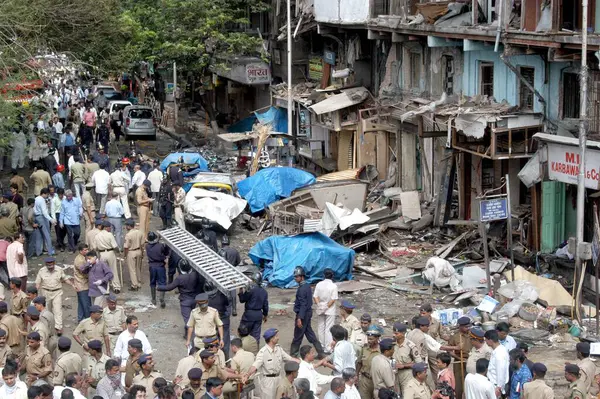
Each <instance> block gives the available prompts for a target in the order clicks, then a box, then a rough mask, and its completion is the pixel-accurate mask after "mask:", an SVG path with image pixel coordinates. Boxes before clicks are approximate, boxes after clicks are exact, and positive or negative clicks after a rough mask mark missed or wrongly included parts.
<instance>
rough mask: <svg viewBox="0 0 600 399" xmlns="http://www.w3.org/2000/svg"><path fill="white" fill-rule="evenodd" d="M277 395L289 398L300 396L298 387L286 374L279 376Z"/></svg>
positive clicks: (294, 398)
mask: <svg viewBox="0 0 600 399" xmlns="http://www.w3.org/2000/svg"><path fill="white" fill-rule="evenodd" d="M275 397H276V398H289V399H296V398H297V397H298V395H297V394H296V389H295V388H294V386H293V385H292V383H291V382H290V380H288V378H287V377H286V376H282V377H279V385H278V386H277V391H275Z"/></svg>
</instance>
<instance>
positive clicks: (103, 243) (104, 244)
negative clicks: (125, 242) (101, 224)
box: [93, 230, 121, 291]
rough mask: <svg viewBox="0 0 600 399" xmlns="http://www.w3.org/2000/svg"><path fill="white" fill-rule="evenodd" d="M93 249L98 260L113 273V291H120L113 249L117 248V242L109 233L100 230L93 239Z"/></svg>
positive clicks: (119, 280) (119, 279)
mask: <svg viewBox="0 0 600 399" xmlns="http://www.w3.org/2000/svg"><path fill="white" fill-rule="evenodd" d="M93 247H94V249H95V250H96V251H97V252H98V255H99V256H100V259H102V260H103V261H104V262H106V263H107V264H108V266H109V267H110V270H111V271H112V272H113V279H112V282H111V284H112V287H113V290H119V291H120V290H121V278H120V275H119V270H118V269H117V256H116V255H115V251H114V250H115V248H118V245H117V240H115V236H113V235H112V233H111V232H109V231H106V230H100V231H99V232H98V233H97V234H96V237H95V238H94V244H93Z"/></svg>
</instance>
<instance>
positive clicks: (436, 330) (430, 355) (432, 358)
mask: <svg viewBox="0 0 600 399" xmlns="http://www.w3.org/2000/svg"><path fill="white" fill-rule="evenodd" d="M429 319H430V323H429V330H428V331H427V334H428V335H429V336H430V337H431V338H433V339H435V340H436V341H437V340H439V339H440V333H441V325H440V322H439V321H437V319H434V318H433V317H430V318H429ZM427 361H428V366H429V367H428V370H429V372H430V373H431V375H432V376H433V378H434V379H435V378H436V377H437V375H438V373H439V371H440V369H439V367H438V366H437V352H436V351H434V350H432V349H428V350H427Z"/></svg>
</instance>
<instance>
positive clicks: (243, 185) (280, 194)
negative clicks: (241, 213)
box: [237, 167, 315, 213]
mask: <svg viewBox="0 0 600 399" xmlns="http://www.w3.org/2000/svg"><path fill="white" fill-rule="evenodd" d="M314 182H315V177H314V176H313V175H311V174H310V173H308V172H305V171H303V170H300V169H295V168H278V167H273V168H266V169H262V170H259V171H258V172H257V173H256V174H255V175H254V176H250V177H248V178H246V179H244V180H242V181H241V182H239V183H238V184H237V187H238V193H239V194H240V195H241V196H242V198H244V199H245V200H246V201H248V204H249V205H250V210H251V211H252V213H254V212H258V211H262V210H263V209H265V208H266V207H267V206H269V205H270V204H272V203H273V202H275V201H279V200H280V199H282V198H286V197H289V196H290V195H291V194H292V191H294V190H295V189H297V188H300V187H304V186H308V185H309V184H313V183H314Z"/></svg>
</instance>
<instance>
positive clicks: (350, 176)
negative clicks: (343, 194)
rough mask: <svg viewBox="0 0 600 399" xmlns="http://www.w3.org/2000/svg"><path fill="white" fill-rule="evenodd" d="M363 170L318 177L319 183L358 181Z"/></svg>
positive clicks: (343, 171)
mask: <svg viewBox="0 0 600 399" xmlns="http://www.w3.org/2000/svg"><path fill="white" fill-rule="evenodd" d="M361 169H362V168H357V169H348V170H342V171H340V172H333V173H327V174H326V175H323V176H319V177H317V181H318V182H319V181H338V180H351V179H358V173H359V172H360V170H361Z"/></svg>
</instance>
